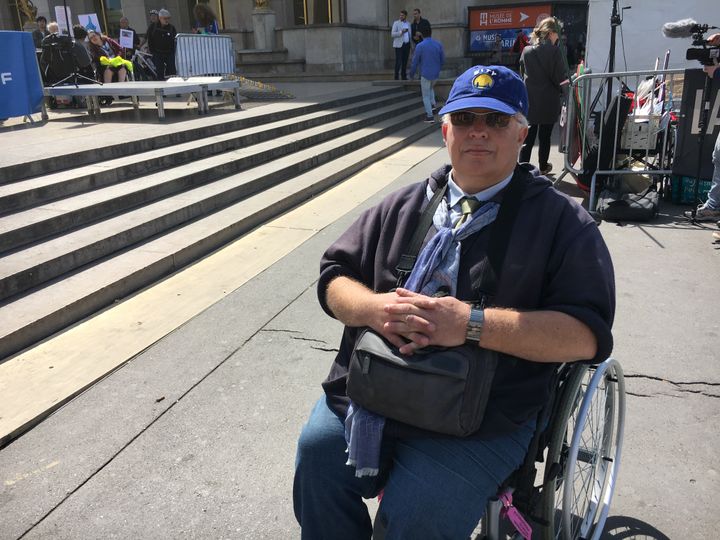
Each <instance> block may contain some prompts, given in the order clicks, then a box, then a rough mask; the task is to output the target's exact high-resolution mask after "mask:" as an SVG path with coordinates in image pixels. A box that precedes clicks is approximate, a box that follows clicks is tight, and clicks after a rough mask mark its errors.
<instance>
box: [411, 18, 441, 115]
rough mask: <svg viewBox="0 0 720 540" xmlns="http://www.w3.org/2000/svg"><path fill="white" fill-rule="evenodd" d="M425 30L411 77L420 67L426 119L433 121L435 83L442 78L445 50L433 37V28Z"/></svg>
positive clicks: (416, 51) (414, 58)
mask: <svg viewBox="0 0 720 540" xmlns="http://www.w3.org/2000/svg"><path fill="white" fill-rule="evenodd" d="M425 31H426V32H428V34H427V35H424V34H423V40H422V41H421V42H420V43H418V45H417V47H415V53H414V54H413V59H412V65H411V66H410V78H411V79H413V78H415V71H417V69H418V68H419V69H420V90H421V91H422V99H423V106H424V107H425V121H426V122H428V123H433V122H435V117H434V110H435V107H436V105H437V103H436V101H435V83H436V82H437V80H438V79H439V78H440V70H441V69H442V66H443V64H444V63H445V51H444V50H443V46H442V44H441V43H440V42H439V41H436V40H434V39H433V38H432V30H431V29H430V28H427V29H426V30H425Z"/></svg>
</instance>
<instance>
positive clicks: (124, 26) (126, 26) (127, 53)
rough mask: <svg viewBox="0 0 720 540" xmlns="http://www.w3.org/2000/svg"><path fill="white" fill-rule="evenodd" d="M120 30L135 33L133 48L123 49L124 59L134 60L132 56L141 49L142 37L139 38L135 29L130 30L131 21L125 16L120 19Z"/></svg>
mask: <svg viewBox="0 0 720 540" xmlns="http://www.w3.org/2000/svg"><path fill="white" fill-rule="evenodd" d="M120 29H121V30H130V31H131V32H132V33H133V46H132V47H131V48H127V47H125V48H123V58H125V59H126V60H130V59H131V58H132V55H133V54H134V53H135V49H137V48H138V47H140V36H138V33H137V32H136V31H135V29H134V28H130V21H129V20H128V18H127V17H125V16H123V17H120ZM119 41H120V36H119V35H118V42H119Z"/></svg>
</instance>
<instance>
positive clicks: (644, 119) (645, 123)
mask: <svg viewBox="0 0 720 540" xmlns="http://www.w3.org/2000/svg"><path fill="white" fill-rule="evenodd" d="M661 118H662V117H661V116H659V115H655V114H653V115H650V116H640V115H637V116H636V115H630V116H628V117H627V121H626V122H625V125H624V126H623V129H622V134H621V136H620V148H622V149H623V150H627V149H630V148H632V149H633V150H654V149H655V148H656V147H657V142H658V135H659V134H661V133H662V130H661V129H660V119H661Z"/></svg>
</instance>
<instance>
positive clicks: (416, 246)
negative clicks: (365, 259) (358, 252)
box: [395, 181, 447, 287]
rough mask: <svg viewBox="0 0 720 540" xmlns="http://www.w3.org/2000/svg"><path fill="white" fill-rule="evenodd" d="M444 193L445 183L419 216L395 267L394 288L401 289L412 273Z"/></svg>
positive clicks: (436, 191) (445, 189)
mask: <svg viewBox="0 0 720 540" xmlns="http://www.w3.org/2000/svg"><path fill="white" fill-rule="evenodd" d="M446 191H447V181H446V182H445V183H444V184H443V185H442V186H439V187H438V188H437V189H436V190H435V193H434V194H433V196H432V199H430V202H429V203H428V205H427V206H426V207H425V210H424V211H423V213H422V215H421V216H420V222H419V223H418V226H417V229H415V233H414V234H413V236H412V238H411V239H410V244H409V245H408V247H407V249H406V250H405V252H404V253H403V254H402V255H400V260H399V261H398V264H397V266H396V267H395V270H397V274H398V278H397V283H396V285H395V286H396V287H401V286H402V284H403V283H404V282H405V279H407V277H408V276H409V275H410V273H411V272H412V269H413V267H414V266H415V261H417V256H418V253H420V248H421V247H422V243H423V240H425V237H426V236H427V232H428V230H430V225H432V222H433V216H435V211H436V210H437V207H438V206H440V201H442V200H443V198H444V197H445V192H446Z"/></svg>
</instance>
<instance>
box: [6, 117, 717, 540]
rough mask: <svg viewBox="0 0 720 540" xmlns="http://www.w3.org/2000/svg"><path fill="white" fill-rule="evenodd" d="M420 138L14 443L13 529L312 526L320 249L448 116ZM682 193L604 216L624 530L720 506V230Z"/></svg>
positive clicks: (684, 531) (121, 533)
mask: <svg viewBox="0 0 720 540" xmlns="http://www.w3.org/2000/svg"><path fill="white" fill-rule="evenodd" d="M438 131H439V129H438ZM3 136H4V134H3V135H0V137H3ZM433 137H434V138H433ZM417 144H418V145H419V146H425V147H426V148H432V147H434V148H438V150H437V151H436V152H434V153H432V154H431V155H430V157H428V158H427V159H424V160H423V161H421V162H420V163H418V164H417V165H416V166H415V167H413V168H412V169H411V170H409V171H408V172H407V173H404V174H401V175H399V176H397V177H396V178H395V177H393V178H394V180H393V181H392V182H391V183H390V184H389V185H388V186H387V187H386V188H384V189H382V190H381V191H379V192H378V193H376V194H374V195H372V196H370V198H369V199H368V200H367V201H365V202H363V203H361V204H359V205H358V206H356V207H355V208H353V209H352V210H350V211H349V212H348V213H347V214H345V215H343V216H342V217H340V218H339V219H336V220H333V221H332V223H330V224H328V225H327V226H323V227H322V228H319V229H318V230H317V232H316V233H315V234H313V235H312V236H310V237H309V238H308V239H307V240H305V241H304V242H302V243H300V244H299V245H297V247H295V248H294V249H293V250H292V251H291V252H290V253H289V254H288V255H286V256H284V257H283V258H281V259H280V260H278V261H277V262H274V263H272V264H270V265H269V266H267V268H266V269H264V271H262V272H260V273H259V274H257V275H256V276H255V277H253V278H252V279H250V280H249V281H247V282H246V283H244V284H242V285H240V286H239V287H238V288H236V289H235V290H233V291H227V294H226V295H224V296H223V297H222V299H221V300H219V301H217V302H216V303H214V304H212V305H211V306H209V307H208V308H207V309H205V310H204V311H202V312H201V313H199V314H198V315H196V316H194V317H193V318H191V319H190V320H189V321H188V322H186V323H185V324H183V325H182V326H180V327H179V328H177V329H176V330H174V331H173V332H171V333H170V334H168V335H167V336H166V337H164V338H162V339H160V340H159V341H158V342H157V343H155V344H154V345H152V346H149V347H148V348H147V349H145V350H144V351H143V352H141V353H140V354H138V355H136V356H134V357H133V358H132V360H131V361H130V362H128V363H127V364H125V365H124V366H123V367H122V368H120V369H118V370H117V371H115V372H114V373H113V374H111V375H110V376H108V377H107V378H105V379H104V380H102V381H101V382H99V383H98V384H96V385H95V386H93V387H91V388H90V389H89V390H87V391H86V392H85V393H83V394H82V395H81V396H79V397H78V398H76V399H75V400H74V401H72V402H70V403H69V404H68V405H66V406H65V407H63V408H62V409H60V410H59V411H57V412H56V413H55V414H54V415H53V416H51V417H50V418H48V419H47V420H46V421H45V422H43V423H42V424H41V425H39V426H38V427H36V428H35V429H33V430H32V431H30V432H29V433H27V434H26V435H24V436H22V437H21V438H20V439H18V440H16V441H15V442H13V443H11V444H10V445H9V446H7V447H6V448H4V449H2V450H0V515H2V527H0V538H2V539H4V538H19V537H24V538H161V537H162V538H180V537H183V538H184V537H190V538H281V537H282V538H297V537H299V529H298V527H297V525H296V524H295V522H294V518H293V515H292V504H291V483H292V467H293V459H294V449H295V440H296V438H297V435H298V433H299V431H300V429H301V426H302V423H303V421H304V419H305V417H306V415H307V413H308V411H309V409H310V407H311V405H312V403H313V402H314V401H315V400H316V399H317V397H318V396H319V393H320V388H319V383H320V381H321V380H322V379H323V378H324V376H325V374H326V373H327V370H328V369H329V366H330V362H331V360H332V357H333V354H334V351H335V349H336V347H337V344H338V341H339V335H340V331H341V328H340V326H339V324H338V323H337V322H336V321H333V320H331V319H329V318H328V317H327V316H325V315H324V314H323V313H322V311H321V310H320V308H319V306H318V305H317V301H316V299H315V292H314V285H315V281H316V279H317V268H318V261H319V258H320V255H321V253H322V252H323V251H324V249H325V248H326V247H327V245H328V244H329V243H330V242H332V241H333V240H334V239H335V238H336V237H337V236H338V235H339V234H340V233H341V232H342V231H343V230H344V229H345V228H346V227H347V226H348V225H349V223H350V222H351V221H352V219H353V218H354V217H356V216H357V214H358V213H359V212H360V211H361V210H362V209H363V208H365V207H367V206H368V205H370V204H373V203H375V202H377V201H378V200H379V199H380V198H381V197H382V195H383V194H385V193H387V192H389V191H391V190H394V189H397V188H398V187H400V186H401V185H403V184H405V183H408V182H412V181H415V180H418V179H420V178H423V177H425V176H426V175H427V174H428V173H429V172H430V171H432V170H434V169H435V168H436V167H437V166H439V165H440V164H442V163H444V162H445V161H446V156H445V152H444V150H443V149H440V146H441V141H440V140H439V137H438V135H437V134H435V135H434V136H432V137H430V138H426V139H423V140H422V141H420V142H419V143H417ZM390 160H392V158H390ZM552 162H553V165H554V169H555V170H556V171H557V170H560V169H561V166H562V164H561V161H560V156H559V154H557V153H554V154H553V156H552ZM389 180H392V178H388V181H389ZM364 181H366V180H361V179H355V180H353V179H350V180H348V181H347V182H346V183H345V184H346V185H352V183H353V182H364ZM561 189H563V190H566V191H570V192H573V191H574V189H573V186H572V185H570V184H566V183H563V185H562V186H561ZM683 209H684V208H681V207H674V206H672V205H664V206H663V208H662V210H661V216H660V218H659V219H658V220H657V221H655V222H652V223H650V224H632V225H630V224H628V225H625V226H618V225H614V224H608V223H604V224H602V225H601V231H602V233H603V235H604V237H605V239H606V242H607V243H608V246H609V248H610V250H611V253H612V255H613V259H614V262H615V267H616V279H617V289H618V310H617V316H616V323H615V338H616V347H615V351H614V356H616V357H617V358H618V359H619V360H620V361H621V362H622V364H623V366H624V368H625V370H626V373H627V376H628V380H627V386H628V392H629V397H628V415H627V427H626V436H625V451H624V458H623V463H622V467H621V472H620V478H619V485H618V490H617V492H616V498H615V501H614V503H613V507H612V510H611V514H610V518H609V520H608V524H607V527H606V533H605V535H604V538H608V539H610V538H629V537H645V538H657V539H661V538H673V539H675V538H713V537H714V536H715V531H716V528H717V526H718V525H719V524H720V523H719V522H718V517H717V511H716V503H715V500H716V497H717V496H718V495H719V494H720V489H719V486H720V479H718V464H717V457H716V456H717V448H719V447H720V435H719V434H718V431H717V421H718V417H719V416H720V406H719V404H720V401H718V398H720V391H718V387H719V386H720V367H718V366H720V362H719V361H720V354H719V353H718V352H717V343H718V334H720V322H719V321H720V311H719V310H718V307H717V301H716V299H717V298H718V297H720V282H718V279H717V278H718V276H719V275H720V273H719V270H720V249H719V248H720V246H717V245H714V244H712V243H711V242H712V239H711V236H710V231H711V230H714V229H712V228H710V227H697V226H691V225H689V224H687V223H685V222H684V221H683V220H681V219H679V218H678V216H680V213H681V211H682V210H683ZM319 211H320V212H322V209H320V210H319ZM234 264H235V265H237V266H238V267H239V266H242V265H243V261H242V260H237V261H235V262H234ZM226 266H227V268H225V271H226V272H235V271H236V269H235V268H233V267H232V263H228V264H227V265H226ZM218 271H222V269H221V270H218ZM205 279H207V280H213V279H216V277H215V276H213V275H210V274H208V275H207V276H205ZM588 286H592V284H590V283H589V284H588ZM157 302H162V299H161V298H160V299H158V300H157ZM138 316H139V317H142V314H138ZM138 320H141V319H138ZM113 339H114V340H121V339H123V337H122V336H121V335H116V336H114V337H113ZM126 339H134V338H133V337H132V335H128V336H127V337H126ZM84 345H87V344H84ZM90 346H91V349H92V344H90Z"/></svg>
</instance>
